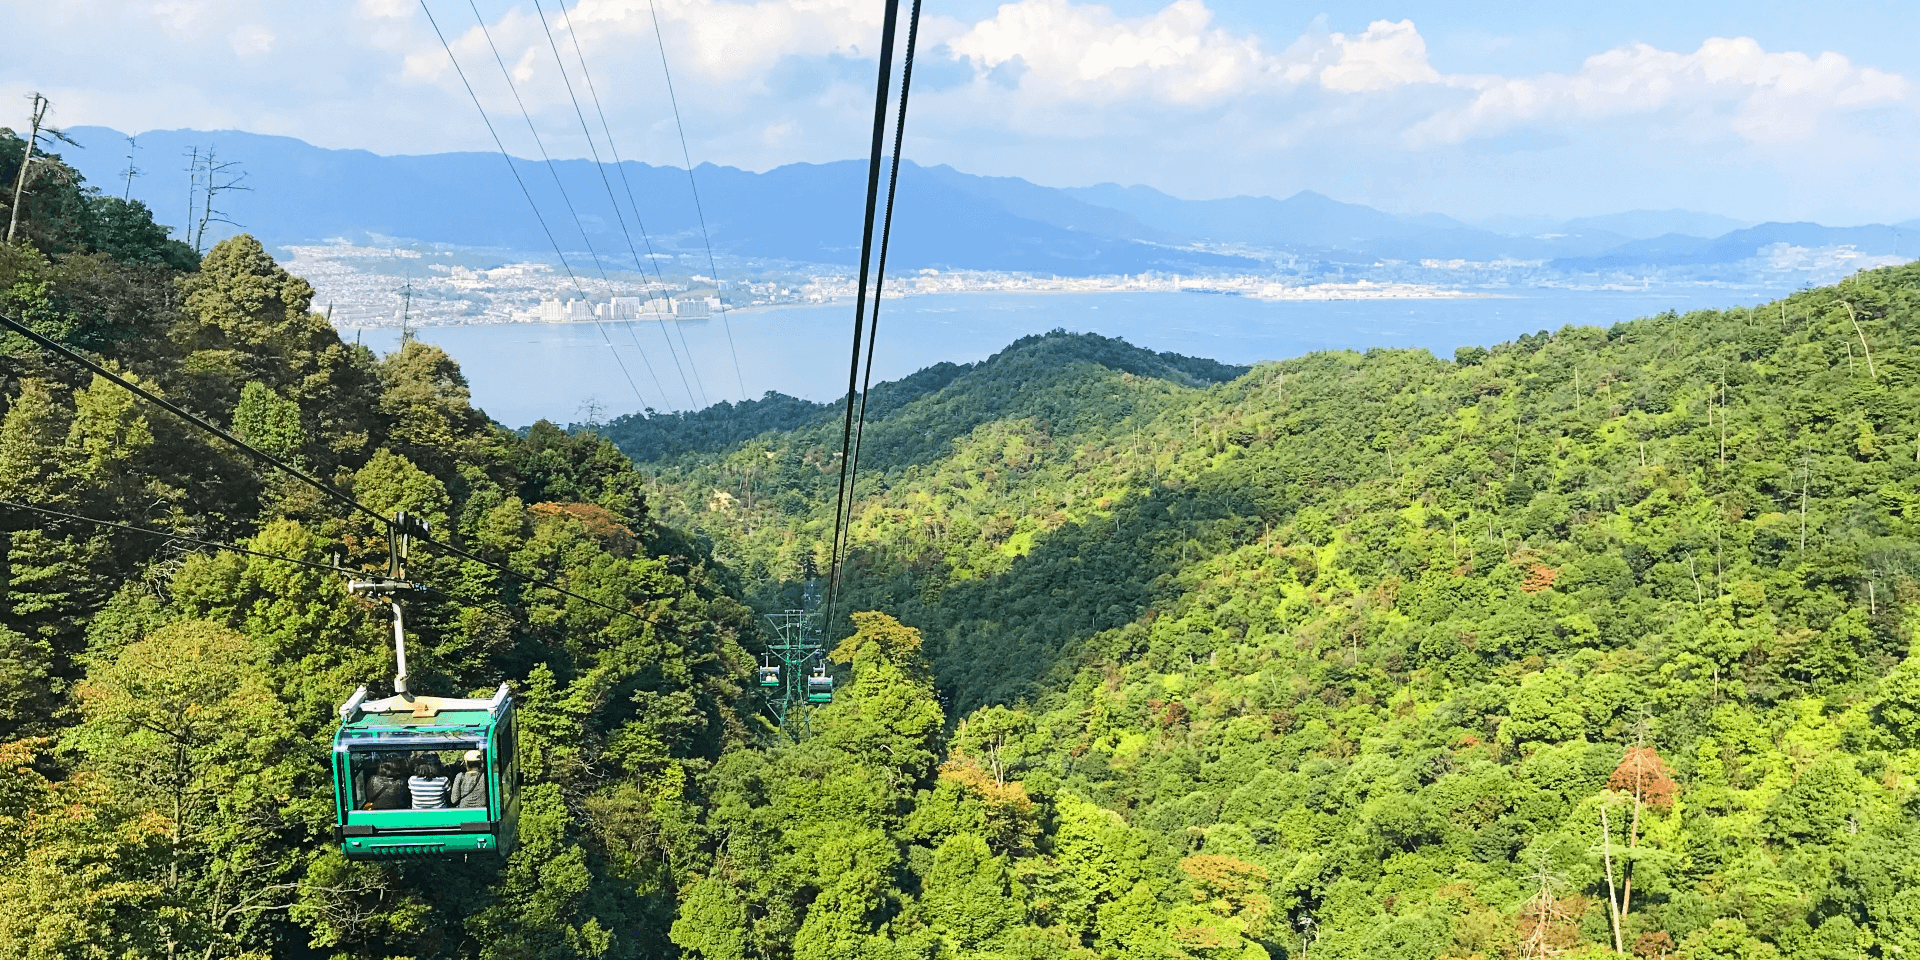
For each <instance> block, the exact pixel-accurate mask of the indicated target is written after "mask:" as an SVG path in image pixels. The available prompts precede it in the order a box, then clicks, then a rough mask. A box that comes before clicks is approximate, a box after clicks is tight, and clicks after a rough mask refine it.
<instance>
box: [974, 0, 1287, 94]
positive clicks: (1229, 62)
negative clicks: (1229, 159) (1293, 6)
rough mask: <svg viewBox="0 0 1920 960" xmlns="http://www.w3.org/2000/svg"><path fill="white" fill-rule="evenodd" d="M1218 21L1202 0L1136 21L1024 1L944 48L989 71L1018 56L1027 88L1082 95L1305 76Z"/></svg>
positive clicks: (1090, 8) (1061, 2) (1228, 89)
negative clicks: (1221, 27) (1215, 23)
mask: <svg viewBox="0 0 1920 960" xmlns="http://www.w3.org/2000/svg"><path fill="white" fill-rule="evenodd" d="M1212 20H1213V12H1212V11H1211V10H1208V9H1207V7H1206V5H1205V4H1204V3H1202V2H1201V0H1175V2H1174V3H1172V4H1169V5H1168V6H1167V7H1166V8H1164V9H1162V10H1161V11H1160V12H1159V13H1157V14H1154V15H1153V16H1149V17H1135V18H1122V17H1118V16H1115V15H1114V13H1113V11H1112V10H1110V9H1109V8H1107V7H1104V6H1098V5H1094V4H1076V3H1071V2H1068V0H1019V2H1017V3H1006V4H1002V5H1001V6H1000V9H999V10H998V11H997V12H996V14H995V16H994V17H993V18H992V19H990V20H982V21H980V22H978V23H976V24H974V25H973V26H972V28H971V29H969V30H967V31H966V32H965V33H963V34H961V35H959V36H956V37H954V38H953V39H951V40H949V41H948V42H947V46H948V48H949V49H951V50H952V51H953V52H954V54H956V55H957V56H959V57H961V58H964V59H966V60H967V61H968V62H970V63H971V64H973V65H974V66H975V67H976V68H977V69H978V70H979V71H980V72H981V73H982V74H983V75H984V74H986V73H987V72H988V71H992V70H993V69H994V68H997V67H1000V66H1001V65H1002V64H1009V63H1018V64H1020V65H1021V66H1023V67H1024V68H1025V69H1024V71H1023V72H1022V73H1021V74H1020V79H1019V85H1020V88H1021V89H1022V90H1023V91H1032V92H1035V93H1037V94H1038V95H1041V96H1046V97H1056V98H1063V99H1070V100H1078V101H1087V100H1092V101H1108V102H1110V101H1115V100H1121V99H1128V98H1146V99H1151V100H1157V101H1161V102H1168V103H1194V102H1206V101H1215V100H1219V99H1221V98H1224V97H1230V96H1234V95H1238V94H1243V93H1246V92H1248V91H1249V90H1253V89H1259V88H1262V87H1269V86H1273V85H1276V84H1285V83H1289V82H1295V83H1297V82H1299V81H1300V80H1303V79H1305V78H1306V76H1307V74H1306V71H1305V68H1304V66H1303V65H1301V64H1297V63H1288V62H1287V61H1285V60H1283V59H1281V58H1279V57H1274V56H1271V55H1269V54H1267V53H1265V52H1264V51H1263V50H1262V49H1261V43H1260V39H1259V38H1258V37H1256V36H1253V35H1250V34H1243V35H1234V34H1231V33H1228V32H1227V31H1224V30H1218V29H1210V24H1211V23H1212Z"/></svg>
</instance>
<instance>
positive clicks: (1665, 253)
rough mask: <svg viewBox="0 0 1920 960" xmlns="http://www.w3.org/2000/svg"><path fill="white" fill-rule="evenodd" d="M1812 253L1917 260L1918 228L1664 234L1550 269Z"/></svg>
mask: <svg viewBox="0 0 1920 960" xmlns="http://www.w3.org/2000/svg"><path fill="white" fill-rule="evenodd" d="M1779 243H1784V244H1787V245H1789V246H1794V247H1806V248H1809V249H1818V248H1821V247H1840V246H1850V247H1853V248H1855V249H1857V250H1859V251H1860V252H1861V253H1866V254H1879V255H1896V256H1904V257H1907V258H1909V259H1913V258H1920V224H1915V223H1913V222H1911V221H1909V222H1908V223H1903V224H1899V225H1894V226H1888V225H1886V224H1881V223H1874V224H1867V225H1866V226H1859V227H1824V226H1821V225H1820V224H1817V223H1804V222H1802V223H1762V224H1759V225H1757V226H1752V227H1748V228H1746V229H1744V230H1734V231H1731V232H1729V233H1725V234H1722V235H1720V236H1718V237H1710V238H1709V237H1690V236H1686V235H1684V234H1678V233H1670V234H1667V235H1665V236H1661V237H1653V238H1651V239H1647V240H1635V241H1633V242H1631V243H1626V244H1622V245H1620V246H1618V247H1615V248H1614V249H1612V250H1608V251H1605V252H1603V253H1601V254H1599V255H1596V256H1589V257H1573V258H1566V259H1561V260H1556V261H1554V263H1553V266H1554V267H1555V268H1556V269H1560V270H1565V271H1568V272H1574V273H1581V272H1588V271H1594V270H1613V269H1631V268H1633V267H1640V266H1655V267H1677V266H1705V265H1711V264H1721V263H1735V262H1738V261H1741V260H1745V259H1747V258H1749V257H1753V256H1756V255H1758V254H1759V253H1760V251H1762V250H1764V249H1766V248H1767V247H1770V246H1773V245H1774V244H1779Z"/></svg>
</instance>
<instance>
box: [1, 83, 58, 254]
mask: <svg viewBox="0 0 1920 960" xmlns="http://www.w3.org/2000/svg"><path fill="white" fill-rule="evenodd" d="M51 106H53V101H51V100H48V99H47V98H46V97H43V96H41V95H39V94H38V93H36V94H34V95H33V119H32V121H31V122H30V123H29V125H28V126H29V128H30V132H29V133H28V134H27V152H26V153H23V154H21V155H20V176H18V177H16V178H14V181H13V208H12V209H11V210H9V211H8V213H7V242H8V243H12V242H13V235H14V232H15V231H17V230H19V229H20V198H21V196H22V195H23V194H25V193H26V190H27V171H29V170H31V169H32V168H33V148H34V146H35V145H37V144H38V143H39V142H40V124H41V123H42V122H43V121H45V120H46V119H47V108H48V107H51Z"/></svg>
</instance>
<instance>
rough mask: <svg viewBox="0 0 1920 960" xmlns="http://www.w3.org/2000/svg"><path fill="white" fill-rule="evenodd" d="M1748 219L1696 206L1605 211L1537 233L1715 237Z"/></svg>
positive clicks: (1741, 227) (1748, 224) (1642, 237)
mask: <svg viewBox="0 0 1920 960" xmlns="http://www.w3.org/2000/svg"><path fill="white" fill-rule="evenodd" d="M1753 225H1754V223H1753V221H1751V220H1735V219H1734V218H1732V217H1723V216H1721V215H1719V214H1717V213H1701V212H1700V211H1698V210H1628V211H1627V212H1625V213H1609V214H1604V215H1601V216H1597V217H1577V218H1575V219H1572V220H1568V221H1566V222H1564V223H1561V224H1559V225H1558V226H1557V227H1555V228H1554V229H1553V230H1542V231H1539V232H1541V233H1551V232H1565V233H1573V232H1579V231H1585V230H1605V231H1607V232H1609V233H1617V234H1619V235H1621V236H1623V237H1626V238H1627V239H1628V240H1651V239H1653V238H1654V237H1664V236H1666V235H1667V234H1670V233H1677V234H1680V235H1682V236H1688V237H1718V236H1724V235H1726V234H1728V233H1732V232H1733V231H1735V230H1744V229H1746V228H1748V227H1751V226H1753Z"/></svg>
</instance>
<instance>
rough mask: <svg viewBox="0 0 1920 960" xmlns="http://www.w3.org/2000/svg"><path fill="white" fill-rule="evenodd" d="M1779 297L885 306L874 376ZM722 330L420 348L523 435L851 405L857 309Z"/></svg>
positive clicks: (1476, 339)
mask: <svg viewBox="0 0 1920 960" xmlns="http://www.w3.org/2000/svg"><path fill="white" fill-rule="evenodd" d="M1784 292H1785V291H1778V292H1767V293H1757V292H1747V291H1729V290H1712V289H1707V290H1668V291H1651V292H1631V293H1622V292H1577V291H1560V290H1530V291H1523V292H1521V293H1519V294H1516V295H1514V296H1510V297H1498V298H1482V299H1472V300H1335V301H1318V302H1284V303H1267V302H1262V301H1259V300H1250V299H1247V298H1244V297H1230V296H1217V295H1208V294H1195V293H1140V294H1120V293H1108V294H984V293H982V294H948V295H937V296H924V297H910V298H907V299H904V300H888V301H887V302H886V305H885V308H884V309H883V310H882V312H881V315H880V338H879V350H878V352H877V354H876V355H875V359H874V377H875V379H876V380H892V379H897V378H899V377H902V376H905V375H906V374H909V373H912V372H913V371H915V370H919V369H921V368H922V367H926V366H928V365H930V364H934V363H938V362H940V361H942V360H951V361H954V362H957V363H964V362H968V361H973V360H982V359H985V358H986V357H988V356H990V355H991V354H993V353H994V352H996V351H998V350H1000V349H1001V348H1003V347H1005V346H1006V345H1007V344H1008V343H1010V342H1012V341H1013V340H1015V339H1017V338H1019V337H1022V336H1025V335H1027V334H1031V333H1044V332H1046V331H1048V330H1052V329H1054V328H1056V327H1059V328H1065V329H1067V330H1072V331H1075V332H1092V333H1101V334H1105V335H1107V336H1113V337H1123V338H1125V339H1126V340H1127V341H1128V342H1130V343H1133V344H1136V345H1138V346H1142V347H1147V348H1150V349H1153V350H1170V351H1173V352H1175V353H1183V354H1188V355H1190V356H1199V357H1210V358H1213V359H1215V360H1221V361H1224V362H1227V363H1252V362H1255V361H1258V360H1278V359H1285V358H1288V357H1295V356H1299V355H1300V354H1303V353H1308V352H1311V351H1314V350H1326V349H1339V348H1353V349H1365V348H1368V347H1425V348H1427V349H1428V350H1431V351H1433V352H1434V353H1435V354H1437V355H1439V356H1442V357H1451V356H1452V355H1453V351H1454V348H1456V347H1461V346H1467V345H1471V344H1480V345H1487V344H1493V343H1499V342H1501V341H1503V340H1510V339H1512V338H1514V337H1516V336H1519V335H1520V334H1523V333H1532V332H1535V331H1538V330H1550V329H1557V328H1559V327H1561V326H1563V325H1565V324H1569V323H1572V324H1594V325H1607V324H1611V323H1614V322H1615V321H1619V320H1628V319H1632V318H1634V317H1642V316H1648V315H1651V314H1656V313H1660V312H1663V311H1665V310H1669V309H1673V310H1679V311H1681V312H1683V313H1684V312H1686V311H1688V310H1692V309H1698V308H1704V307H1732V306H1738V305H1744V304H1752V303H1755V302H1757V301H1761V300H1767V299H1772V298H1773V297H1775V296H1778V295H1779V294H1780V293H1784ZM727 324H728V325H730V326H731V327H732V330H731V333H732V336H731V340H732V347H733V349H732V350H729V349H728V340H729V337H728V331H727V329H726V326H725V325H723V324H722V323H721V321H720V320H718V319H715V320H708V321H696V322H681V323H676V324H672V325H669V326H668V327H667V329H662V325H661V324H660V323H658V322H651V321H643V322H638V323H607V324H602V325H600V326H599V327H596V326H595V325H593V324H510V325H498V326H472V327H426V328H423V329H422V330H420V331H419V337H420V339H422V340H425V341H427V342H429V343H433V344H437V345H438V346H440V347H442V348H444V349H445V350H446V351H447V352H448V353H450V354H452V355H453V357H454V358H455V359H456V360H458V361H459V362H460V366H461V368H462V369H463V370H464V371H465V372H466V375H467V379H468V380H469V381H470V382H471V383H472V385H473V397H474V402H475V403H476V404H477V405H478V406H480V407H481V408H482V409H484V410H486V411H487V413H488V414H490V415H492V416H493V418H494V419H496V420H498V421H500V422H502V423H506V424H510V425H516V426H518V425H524V424H528V423H532V422H533V421H535V420H538V419H541V418H543V417H544V418H546V419H549V420H553V421H556V422H560V423H565V422H568V421H577V420H583V419H587V412H588V409H589V406H590V405H597V406H598V408H599V410H600V411H601V415H602V416H603V417H611V416H616V415H619V414H622V413H630V412H633V411H635V410H637V409H640V408H641V407H643V406H647V407H653V408H654V409H658V410H680V409H686V408H688V407H701V406H706V405H707V404H708V403H712V402H716V401H719V400H723V399H726V400H738V399H740V398H741V397H742V396H743V394H744V395H745V396H753V397H758V396H760V395H761V394H762V393H765V392H766V391H768V390H778V391H780V392H781V393H787V394H792V395H794V396H799V397H806V398H808V399H812V400H831V399H834V398H836V397H841V396H845V395H846V389H847V359H848V348H849V345H850V340H851V333H852V327H853V304H852V303H851V302H847V303H839V304H832V305H828V306H808V307H789V308H780V309H771V310H755V311H750V312H745V313H736V314H733V315H731V316H730V317H729V319H728V321H727ZM344 333H345V335H346V336H349V337H353V336H356V335H357V336H359V337H360V338H361V340H362V342H364V343H366V344H367V345H368V346H370V347H372V348H373V349H374V350H376V351H380V352H385V351H388V350H392V349H393V348H394V347H395V346H396V345H397V344H398V341H399V331H397V330H392V329H379V330H366V331H353V330H348V331H344ZM669 337H671V341H672V342H671V349H669V343H668V338H669ZM736 355H737V357H738V364H739V365H738V369H737V371H736V368H735V361H734V358H735V356H736ZM689 360H690V361H691V362H690V363H689ZM622 365H624V366H625V371H624V373H623V371H622V369H621V367H622ZM629 377H631V381H632V382H631V383H629ZM743 388H744V389H743ZM636 393H637V396H636Z"/></svg>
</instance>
